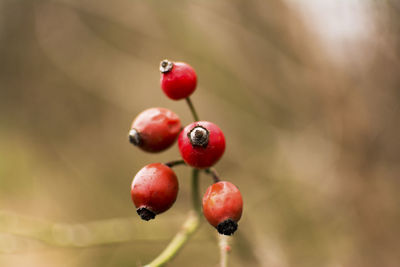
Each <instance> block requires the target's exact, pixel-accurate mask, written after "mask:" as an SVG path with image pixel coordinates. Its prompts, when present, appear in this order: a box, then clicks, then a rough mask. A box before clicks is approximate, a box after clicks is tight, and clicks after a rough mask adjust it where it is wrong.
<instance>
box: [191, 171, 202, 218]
mask: <svg viewBox="0 0 400 267" xmlns="http://www.w3.org/2000/svg"><path fill="white" fill-rule="evenodd" d="M192 205H193V209H194V210H195V211H196V213H197V215H198V216H200V215H201V205H200V193H199V170H198V169H192Z"/></svg>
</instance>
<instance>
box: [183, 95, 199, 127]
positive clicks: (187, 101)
mask: <svg viewBox="0 0 400 267" xmlns="http://www.w3.org/2000/svg"><path fill="white" fill-rule="evenodd" d="M186 103H187V104H188V106H189V108H190V112H192V115H193V118H194V120H195V121H199V120H200V119H199V116H198V115H197V112H196V109H195V108H194V106H193V103H192V100H190V98H189V97H186Z"/></svg>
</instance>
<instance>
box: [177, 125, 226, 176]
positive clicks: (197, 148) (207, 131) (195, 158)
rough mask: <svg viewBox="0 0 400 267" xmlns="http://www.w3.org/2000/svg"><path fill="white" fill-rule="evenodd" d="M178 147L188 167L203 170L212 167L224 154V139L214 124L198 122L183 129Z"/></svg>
mask: <svg viewBox="0 0 400 267" xmlns="http://www.w3.org/2000/svg"><path fill="white" fill-rule="evenodd" d="M178 145H179V151H180V153H181V156H182V158H183V160H184V161H185V162H186V163H187V164H188V165H190V166H192V167H194V168H198V169H204V168H208V167H211V166H212V165H214V164H215V163H216V162H217V161H218V160H219V159H220V158H221V157H222V155H223V154H224V151H225V137H224V134H223V133H222V131H221V129H220V128H219V127H218V126H217V125H215V124H214V123H212V122H208V121H198V122H194V123H192V124H190V125H188V126H186V127H185V128H184V129H183V131H182V132H181V133H180V134H179V137H178Z"/></svg>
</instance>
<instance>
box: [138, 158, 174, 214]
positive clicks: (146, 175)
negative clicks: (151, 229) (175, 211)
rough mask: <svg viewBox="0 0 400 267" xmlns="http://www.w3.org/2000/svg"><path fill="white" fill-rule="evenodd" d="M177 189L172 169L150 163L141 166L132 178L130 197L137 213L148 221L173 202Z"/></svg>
mask: <svg viewBox="0 0 400 267" xmlns="http://www.w3.org/2000/svg"><path fill="white" fill-rule="evenodd" d="M178 189H179V185H178V179H177V177H176V175H175V173H174V171H173V170H172V169H171V168H170V167H168V166H166V165H164V164H161V163H152V164H149V165H146V166H145V167H143V168H142V169H141V170H140V171H139V172H138V173H137V174H136V175H135V178H133V181H132V186H131V197H132V201H133V203H134V204H135V206H136V208H137V213H138V214H139V215H140V217H141V218H142V219H143V220H146V221H148V220H150V219H154V217H155V216H156V214H160V213H162V212H164V211H166V210H168V209H169V208H170V207H171V206H172V204H174V202H175V200H176V197H177V195H178Z"/></svg>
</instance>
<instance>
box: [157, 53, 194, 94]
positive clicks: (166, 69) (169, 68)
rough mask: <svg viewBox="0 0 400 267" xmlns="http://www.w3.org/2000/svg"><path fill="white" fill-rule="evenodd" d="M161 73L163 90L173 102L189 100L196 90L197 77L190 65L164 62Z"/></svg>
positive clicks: (162, 62)
mask: <svg viewBox="0 0 400 267" xmlns="http://www.w3.org/2000/svg"><path fill="white" fill-rule="evenodd" d="M160 72H161V80H160V83H161V88H162V89H163V91H164V93H165V94H166V95H167V96H168V97H169V98H171V99H173V100H179V99H183V98H187V97H189V96H190V95H191V94H192V93H193V92H194V90H195V89H196V85H197V75H196V72H195V71H194V69H193V68H192V67H191V66H190V65H189V64H186V63H184V62H171V61H168V60H163V61H161V63H160Z"/></svg>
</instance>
